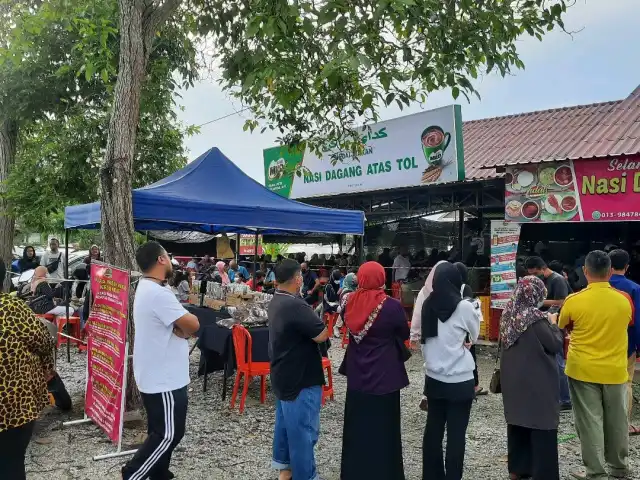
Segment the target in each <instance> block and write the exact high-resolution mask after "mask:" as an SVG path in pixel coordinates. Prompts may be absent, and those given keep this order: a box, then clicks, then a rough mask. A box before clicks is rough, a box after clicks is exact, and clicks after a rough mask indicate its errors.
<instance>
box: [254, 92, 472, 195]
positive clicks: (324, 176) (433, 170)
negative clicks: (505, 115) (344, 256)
mask: <svg viewBox="0 0 640 480" xmlns="http://www.w3.org/2000/svg"><path fill="white" fill-rule="evenodd" d="M361 133H362V142H363V143H364V145H365V151H364V154H362V155H360V156H359V157H358V158H354V156H353V154H352V152H350V151H345V150H340V149H339V148H338V146H337V143H336V142H333V143H331V142H330V143H329V144H328V145H327V146H326V147H325V149H324V153H323V154H322V156H318V155H317V154H316V153H312V152H311V151H310V150H307V151H305V152H298V151H295V150H293V149H291V150H290V149H289V148H288V147H286V146H284V147H273V148H270V149H267V150H265V151H264V166H265V185H266V186H267V187H268V188H269V189H270V190H272V191H274V192H276V193H278V194H280V195H282V196H284V197H288V198H309V197H320V196H326V195H336V194H341V193H354V192H365V191H370V190H383V189H390V188H401V187H415V186H421V185H429V184H434V183H444V182H456V181H461V180H464V156H463V146H462V116H461V109H460V106H459V105H452V106H449V107H443V108H439V109H436V110H430V111H427V112H421V113H416V114H414V115H409V116H406V117H400V118H396V119H393V120H389V121H386V122H380V123H376V124H373V125H370V126H366V127H362V128H361Z"/></svg>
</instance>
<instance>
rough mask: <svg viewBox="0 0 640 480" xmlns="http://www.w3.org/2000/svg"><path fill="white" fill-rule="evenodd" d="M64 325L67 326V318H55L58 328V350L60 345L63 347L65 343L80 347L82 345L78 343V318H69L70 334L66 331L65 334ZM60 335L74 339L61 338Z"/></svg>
mask: <svg viewBox="0 0 640 480" xmlns="http://www.w3.org/2000/svg"><path fill="white" fill-rule="evenodd" d="M66 324H67V317H65V316H60V317H57V318H56V325H57V326H58V343H57V347H58V348H60V345H63V344H65V343H67V342H71V343H75V344H76V345H77V346H80V345H81V344H82V342H81V341H80V317H69V325H70V326H71V332H69V331H68V330H67V331H66V332H65V325H66ZM61 333H64V334H65V335H69V336H71V337H74V339H71V338H67V337H63V336H62V335H60V334H61ZM76 339H77V340H76Z"/></svg>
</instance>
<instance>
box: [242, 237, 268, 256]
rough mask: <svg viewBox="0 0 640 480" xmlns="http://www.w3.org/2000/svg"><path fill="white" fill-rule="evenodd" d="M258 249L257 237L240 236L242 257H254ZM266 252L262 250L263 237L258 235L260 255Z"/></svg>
mask: <svg viewBox="0 0 640 480" xmlns="http://www.w3.org/2000/svg"><path fill="white" fill-rule="evenodd" d="M255 249H256V236H255V235H240V250H238V254H240V255H253V252H254V251H255ZM263 253H264V250H263V249H262V235H258V255H262V254H263Z"/></svg>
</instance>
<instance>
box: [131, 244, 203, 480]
mask: <svg viewBox="0 0 640 480" xmlns="http://www.w3.org/2000/svg"><path fill="white" fill-rule="evenodd" d="M136 261H137V262H138V266H139V267H140V270H141V271H142V273H143V274H144V276H143V277H142V278H141V279H140V282H139V283H138V288H137V290H136V295H135V300H134V302H133V320H134V322H135V327H136V336H135V339H134V344H133V373H134V376H135V378H136V384H137V385H138V389H139V390H140V393H141V394H142V401H143V403H144V408H145V410H146V412H147V422H148V432H149V435H148V436H147V439H146V441H145V442H144V444H143V445H142V447H141V448H140V449H139V450H138V451H137V452H136V454H135V456H134V457H133V458H132V459H131V460H130V461H129V462H128V463H127V464H126V465H125V466H124V467H123V468H122V478H123V479H124V480H142V479H146V478H150V479H152V480H156V479H158V480H160V479H162V480H166V479H169V478H173V475H172V474H171V473H170V472H169V463H170V462H171V454H172V453H173V450H174V449H175V448H176V446H177V445H178V443H180V440H182V437H183V436H184V432H185V424H186V419H187V385H189V344H188V342H187V338H189V337H190V336H191V335H193V334H194V333H196V332H197V331H198V329H199V328H200V323H199V322H198V318H197V317H196V316H195V315H192V314H191V313H189V312H187V311H186V310H185V309H184V308H183V307H182V305H180V302H178V300H177V299H176V297H175V295H174V294H173V293H172V292H171V289H170V288H169V287H168V286H167V285H166V281H167V279H168V278H170V277H171V275H172V273H173V267H172V265H171V259H170V258H169V255H168V254H167V252H166V251H165V250H164V248H162V246H161V245H160V244H159V243H157V242H147V243H145V244H144V245H142V246H141V247H140V248H139V249H138V251H137V252H136Z"/></svg>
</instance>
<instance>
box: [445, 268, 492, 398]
mask: <svg viewBox="0 0 640 480" xmlns="http://www.w3.org/2000/svg"><path fill="white" fill-rule="evenodd" d="M453 266H454V267H456V268H457V269H458V273H459V274H460V277H461V278H462V290H461V292H462V298H464V299H468V300H469V301H471V302H473V304H474V306H475V307H476V308H477V309H478V314H479V316H480V321H481V322H482V321H483V318H482V308H481V306H480V300H478V299H477V298H476V297H475V295H474V294H473V290H472V289H471V286H470V285H469V270H468V269H467V266H466V265H465V264H464V263H462V262H456V263H454V264H453ZM467 346H468V347H469V351H470V352H471V356H473V361H474V363H475V364H476V368H475V370H474V371H473V382H474V383H475V390H476V396H481V395H487V394H488V393H489V392H487V391H486V390H485V389H484V388H482V387H481V386H480V377H479V376H478V361H477V360H476V344H475V343H472V342H471V340H470V339H469V337H468V336H467Z"/></svg>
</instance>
